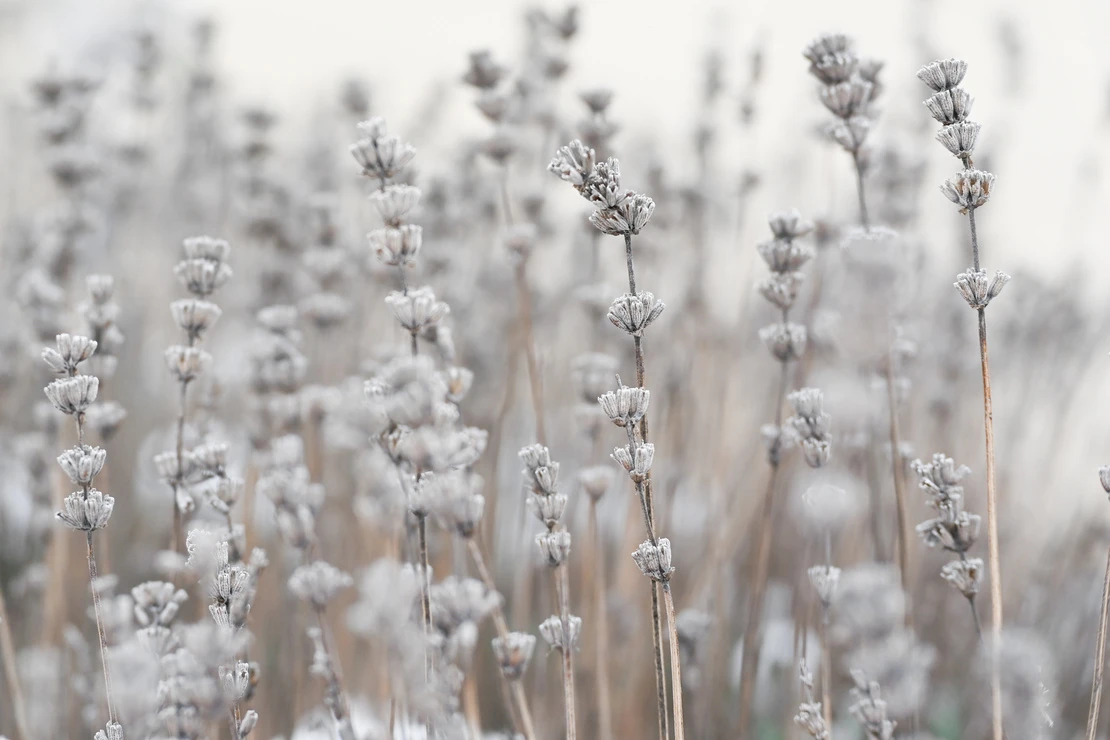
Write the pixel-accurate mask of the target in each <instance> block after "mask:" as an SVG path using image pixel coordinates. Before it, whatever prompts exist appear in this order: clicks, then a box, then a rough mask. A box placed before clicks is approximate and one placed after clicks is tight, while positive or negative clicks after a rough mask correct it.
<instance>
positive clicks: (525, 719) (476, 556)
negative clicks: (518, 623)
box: [466, 537, 536, 740]
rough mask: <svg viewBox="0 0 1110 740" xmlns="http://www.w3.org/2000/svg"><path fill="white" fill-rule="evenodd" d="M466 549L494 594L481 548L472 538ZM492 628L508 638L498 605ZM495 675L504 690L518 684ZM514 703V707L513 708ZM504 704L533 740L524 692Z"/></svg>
mask: <svg viewBox="0 0 1110 740" xmlns="http://www.w3.org/2000/svg"><path fill="white" fill-rule="evenodd" d="M466 547H467V549H468V550H469V551H470V558H471V560H473V561H474V567H475V569H476V570H477V571H478V578H479V579H481V581H482V583H484V584H485V586H486V588H488V589H489V590H490V591H493V592H496V591H497V584H496V583H495V582H494V580H493V575H492V574H491V573H490V572H489V568H488V567H487V566H486V559H485V556H484V555H482V548H481V546H480V545H479V544H478V541H477V540H475V539H474V538H473V537H467V538H466ZM493 626H494V628H495V630H496V631H497V636H498V637H500V638H502V639H504V638H505V637H508V635H509V624H508V622H507V621H506V620H505V612H504V610H503V609H502V607H501V604H500V603H498V605H497V607H496V608H495V609H494V610H493ZM497 673H498V675H500V676H501V683H502V688H505V687H506V686H508V685H509V684H519V683H520V682H519V681H509V679H508V678H506V677H505V674H504V673H503V672H501V671H498V672H497ZM514 702H515V705H516V706H514ZM506 704H507V706H508V709H509V713H510V714H512V715H513V717H514V718H516V717H518V716H519V720H520V730H521V732H523V733H524V737H525V739H526V740H535V737H536V730H535V728H534V726H533V724H532V712H531V710H529V708H528V698H527V697H526V696H525V695H524V692H523V691H520V692H519V693H518V692H516V691H513V692H512V700H511V701H507V702H506Z"/></svg>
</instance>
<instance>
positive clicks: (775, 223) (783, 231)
mask: <svg viewBox="0 0 1110 740" xmlns="http://www.w3.org/2000/svg"><path fill="white" fill-rule="evenodd" d="M767 225H768V226H770V227H771V233H772V234H774V236H775V238H776V239H782V240H785V241H790V240H791V239H797V238H799V237H802V236H805V235H806V234H808V233H809V232H811V231H813V222H812V221H810V220H808V219H805V218H802V214H801V213H799V212H798V209H797V208H791V209H790V210H789V211H782V212H780V213H772V214H771V215H770V216H769V217H768V218H767ZM760 251H761V253H762V250H760Z"/></svg>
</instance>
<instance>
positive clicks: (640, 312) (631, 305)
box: [608, 291, 667, 337]
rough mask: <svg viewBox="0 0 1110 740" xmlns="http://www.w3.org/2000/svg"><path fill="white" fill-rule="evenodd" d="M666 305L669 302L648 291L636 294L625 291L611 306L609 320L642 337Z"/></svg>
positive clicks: (614, 324) (616, 325)
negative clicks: (659, 299)
mask: <svg viewBox="0 0 1110 740" xmlns="http://www.w3.org/2000/svg"><path fill="white" fill-rule="evenodd" d="M666 307H667V304H665V303H663V301H658V300H656V299H655V296H654V295H653V294H651V293H648V292H646V291H640V292H638V293H637V294H636V295H632V294H631V293H625V294H624V295H622V296H620V297H619V298H617V299H616V300H615V301H613V303H612V305H610V306H609V314H608V315H609V321H610V322H611V323H612V324H613V326H615V327H617V328H618V329H621V330H623V331H626V332H628V333H629V334H631V335H632V336H634V337H642V336H643V335H644V330H645V329H647V328H648V326H650V325H651V323H652V322H653V321H655V320H656V319H657V318H659V314H661V313H663V309H664V308H666Z"/></svg>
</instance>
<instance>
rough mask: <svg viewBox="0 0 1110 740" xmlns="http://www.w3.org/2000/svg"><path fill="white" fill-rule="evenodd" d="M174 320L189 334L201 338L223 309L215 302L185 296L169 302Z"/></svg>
mask: <svg viewBox="0 0 1110 740" xmlns="http://www.w3.org/2000/svg"><path fill="white" fill-rule="evenodd" d="M170 312H171V313H173V320H174V322H175V323H176V324H177V325H178V327H180V328H181V329H182V330H183V331H185V332H187V333H188V334H189V335H190V336H192V337H196V338H198V339H199V338H201V337H203V336H204V333H205V332H206V331H208V330H209V329H210V328H211V327H212V325H213V324H215V323H216V321H217V320H218V319H219V318H220V315H221V314H222V313H223V311H221V310H220V307H219V306H217V305H216V304H215V303H212V302H210V301H202V300H198V299H196V298H186V299H184V300H180V301H174V302H173V303H171V304H170Z"/></svg>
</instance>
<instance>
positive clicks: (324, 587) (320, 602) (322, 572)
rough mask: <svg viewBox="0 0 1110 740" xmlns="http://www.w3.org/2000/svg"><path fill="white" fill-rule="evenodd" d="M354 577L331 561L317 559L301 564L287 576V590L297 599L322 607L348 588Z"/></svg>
mask: <svg viewBox="0 0 1110 740" xmlns="http://www.w3.org/2000/svg"><path fill="white" fill-rule="evenodd" d="M353 583H354V579H352V578H351V576H350V574H348V573H344V572H343V571H341V570H339V568H336V567H335V566H334V565H332V564H331V563H326V562H324V561H323V560H317V561H316V562H314V563H310V564H308V565H302V566H300V567H299V568H297V569H296V570H295V571H293V575H291V576H290V577H289V590H290V591H292V592H293V595H294V596H296V597H297V598H299V599H302V600H304V601H307V602H309V603H310V604H312V605H313V606H314V607H316V608H317V609H323V608H324V607H326V606H327V605H328V602H330V601H331V600H332V599H334V598H335V597H336V595H337V594H338V593H339V592H340V591H343V590H344V589H347V588H350V586H351V584H353Z"/></svg>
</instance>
